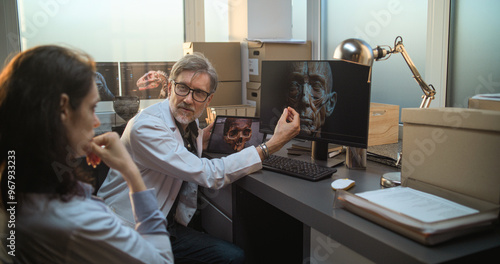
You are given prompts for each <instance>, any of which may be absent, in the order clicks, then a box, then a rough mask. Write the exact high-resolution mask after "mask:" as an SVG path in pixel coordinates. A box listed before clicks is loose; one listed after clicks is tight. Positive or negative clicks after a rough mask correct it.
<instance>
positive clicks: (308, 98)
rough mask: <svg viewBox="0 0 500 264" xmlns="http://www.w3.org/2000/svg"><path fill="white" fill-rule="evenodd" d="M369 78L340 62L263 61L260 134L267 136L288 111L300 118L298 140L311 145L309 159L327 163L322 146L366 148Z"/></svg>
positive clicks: (358, 68) (365, 69) (364, 70)
mask: <svg viewBox="0 0 500 264" xmlns="http://www.w3.org/2000/svg"><path fill="white" fill-rule="evenodd" d="M369 73H370V67H369V66H364V65H360V64H356V63H351V62H346V61H340V60H329V61H317V60H316V61H310V60H309V61H263V62H262V79H261V103H260V107H261V108H260V120H261V124H260V131H261V132H262V133H267V134H272V133H273V131H274V128H275V126H276V124H277V122H278V119H279V118H280V116H281V114H282V112H283V109H284V108H285V107H286V106H291V107H293V108H294V109H295V110H297V112H299V114H300V118H301V122H300V123H301V131H300V134H299V135H298V136H297V138H300V139H305V140H310V141H312V142H313V149H314V150H313V153H312V156H313V158H315V159H319V160H326V159H327V157H328V153H327V152H328V144H327V143H335V144H339V145H344V146H350V147H357V148H367V145H368V125H369V116H370V81H369Z"/></svg>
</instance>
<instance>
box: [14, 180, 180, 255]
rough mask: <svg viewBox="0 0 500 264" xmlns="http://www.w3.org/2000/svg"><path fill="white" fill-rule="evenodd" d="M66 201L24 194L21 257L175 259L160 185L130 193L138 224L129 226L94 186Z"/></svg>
mask: <svg viewBox="0 0 500 264" xmlns="http://www.w3.org/2000/svg"><path fill="white" fill-rule="evenodd" d="M81 187H83V190H84V192H85V194H84V196H83V197H82V196H74V197H73V198H71V200H69V201H67V202H64V201H61V200H60V199H58V198H52V199H51V198H50V197H49V196H48V195H47V194H36V193H28V194H24V195H23V197H24V200H23V204H22V207H19V209H18V211H17V212H16V228H15V231H16V251H15V255H16V259H17V262H20V263H108V264H109V263H174V260H173V255H172V250H171V246H170V239H169V236H168V232H167V223H166V220H165V216H164V215H163V214H162V213H161V212H160V211H159V210H158V208H157V207H156V204H157V203H156V199H155V197H154V190H151V189H150V190H146V191H143V192H137V193H134V194H131V195H130V198H129V203H130V202H132V204H133V206H132V207H133V208H134V216H135V219H136V222H137V225H136V227H135V230H134V229H132V228H130V227H129V226H126V225H124V224H123V223H122V221H120V219H119V218H117V217H116V215H115V214H114V213H113V212H111V210H109V208H108V207H107V206H106V205H105V204H104V202H102V201H101V200H100V199H96V198H95V197H92V195H91V193H92V190H93V189H92V187H91V186H90V185H88V184H84V183H81Z"/></svg>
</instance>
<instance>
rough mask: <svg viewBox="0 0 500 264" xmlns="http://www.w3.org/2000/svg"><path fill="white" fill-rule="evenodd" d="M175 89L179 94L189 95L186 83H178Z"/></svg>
mask: <svg viewBox="0 0 500 264" xmlns="http://www.w3.org/2000/svg"><path fill="white" fill-rule="evenodd" d="M175 91H176V93H177V94H178V95H187V94H188V93H189V88H188V87H187V86H186V85H184V84H181V83H176V84H175Z"/></svg>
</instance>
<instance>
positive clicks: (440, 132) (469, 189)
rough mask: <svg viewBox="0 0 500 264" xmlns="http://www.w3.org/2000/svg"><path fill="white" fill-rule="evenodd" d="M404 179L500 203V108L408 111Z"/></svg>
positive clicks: (406, 111) (404, 110)
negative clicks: (498, 109) (497, 109)
mask: <svg viewBox="0 0 500 264" xmlns="http://www.w3.org/2000/svg"><path fill="white" fill-rule="evenodd" d="M401 120H402V121H403V123H404V124H403V151H402V152H403V159H402V170H401V177H402V181H403V182H405V181H406V179H414V180H418V181H422V182H425V183H428V184H432V185H434V186H437V187H440V188H443V189H447V190H450V191H454V192H458V193H461V194H465V195H469V196H471V197H475V198H478V199H481V200H484V201H488V202H492V203H495V204H500V160H499V158H498V156H499V153H498V152H499V150H500V112H498V111H492V110H478V109H467V108H429V109H419V108H411V109H410V108H408V109H403V110H402V116H401Z"/></svg>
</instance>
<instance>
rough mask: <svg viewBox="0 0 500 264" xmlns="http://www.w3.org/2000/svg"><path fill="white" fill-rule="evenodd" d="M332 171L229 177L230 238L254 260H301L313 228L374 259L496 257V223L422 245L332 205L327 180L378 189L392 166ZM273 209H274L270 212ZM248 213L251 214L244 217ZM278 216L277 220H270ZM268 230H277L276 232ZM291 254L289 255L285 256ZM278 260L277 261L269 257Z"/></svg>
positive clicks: (499, 235) (434, 260)
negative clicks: (324, 175)
mask: <svg viewBox="0 0 500 264" xmlns="http://www.w3.org/2000/svg"><path fill="white" fill-rule="evenodd" d="M337 170H338V171H337V172H336V173H335V174H334V175H333V176H332V178H331V179H325V180H322V181H319V182H309V181H305V180H301V179H297V178H293V177H290V176H286V175H282V174H278V173H274V172H271V171H266V170H261V171H258V172H256V173H253V174H251V175H249V176H247V177H244V178H242V179H240V180H238V181H237V182H235V183H234V184H233V234H234V236H233V239H234V243H235V244H237V245H239V246H241V247H242V248H244V249H245V250H246V251H247V254H249V255H248V256H247V258H248V259H249V260H250V261H252V260H253V261H255V263H257V261H258V263H264V262H266V263H272V262H274V263H303V260H305V259H306V258H308V254H309V252H308V246H309V237H308V234H309V232H308V230H310V228H314V229H315V230H318V231H319V232H321V233H322V234H324V235H326V236H328V237H330V238H331V239H333V240H335V241H337V242H339V243H341V244H342V245H344V246H346V247H348V248H350V249H352V250H353V251H355V252H357V253H359V254H360V255H362V256H364V257H366V258H368V259H370V260H372V261H374V262H376V263H381V262H383V263H443V262H450V261H451V262H456V261H471V260H474V262H476V263H477V261H479V259H478V257H480V259H481V260H482V259H483V257H487V258H488V257H489V258H488V259H489V260H490V261H491V259H496V260H497V261H498V259H497V256H498V253H497V252H495V251H496V250H499V249H500V228H499V227H498V226H496V227H495V229H494V230H493V231H490V232H483V233H478V234H474V235H469V236H465V237H461V238H457V239H454V240H451V241H448V242H445V243H443V244H440V245H436V246H433V247H428V246H424V245H421V244H419V243H417V242H414V241H413V240H410V239H408V238H406V237H404V236H401V235H399V234H397V233H395V232H393V231H390V230H388V229H385V228H383V227H381V226H379V225H377V224H375V223H373V222H370V221H368V220H365V219H364V218H362V217H359V216H357V215H355V214H352V213H350V212H348V211H345V210H343V209H340V208H334V198H335V191H333V189H332V188H331V187H330V184H331V182H332V180H333V179H338V178H349V179H353V180H355V181H356V185H355V186H354V187H353V188H351V189H350V190H349V191H350V192H352V193H357V192H364V191H369V190H375V189H379V188H381V186H380V184H379V182H380V176H381V175H382V174H384V173H385V172H390V171H395V168H392V167H389V166H385V165H382V164H379V163H375V162H371V161H368V162H367V168H366V170H350V169H347V168H346V167H345V166H343V165H341V166H338V167H337ZM266 205H270V206H266ZM273 210H274V211H275V212H272V211H273ZM269 211H271V213H272V216H273V217H274V216H275V215H277V217H279V220H276V219H272V217H271V216H269V215H263V214H267V213H268V212H269ZM249 216H250V217H252V216H253V217H255V216H257V217H256V218H253V219H249ZM259 219H260V220H259ZM278 221H279V223H276V222H278ZM273 224H274V225H273ZM266 225H271V226H270V227H266ZM249 230H250V231H249ZM259 230H261V232H260V233H258V232H259ZM273 230H277V231H276V234H275V233H274V231H273ZM255 232H257V233H255ZM299 239H302V241H303V245H302V246H300V245H297V241H298V240H299ZM259 241H260V242H259ZM263 241H265V242H266V246H263V247H259V244H258V243H262V242H263ZM280 243H285V246H283V247H280V246H278V245H280ZM268 245H275V246H271V247H269V246H268ZM297 251H300V252H299V253H297ZM289 255H290V257H289V259H286V261H281V260H284V259H282V257H281V256H287V257H288V256H289ZM298 255H301V257H298ZM272 256H275V257H276V258H275V260H270V259H272ZM291 258H293V260H290V259H291ZM278 260H280V261H279V262H275V261H278ZM251 263H253V262H251ZM304 263H308V262H304ZM483 263H486V262H483Z"/></svg>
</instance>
